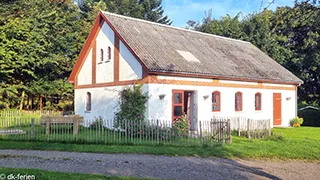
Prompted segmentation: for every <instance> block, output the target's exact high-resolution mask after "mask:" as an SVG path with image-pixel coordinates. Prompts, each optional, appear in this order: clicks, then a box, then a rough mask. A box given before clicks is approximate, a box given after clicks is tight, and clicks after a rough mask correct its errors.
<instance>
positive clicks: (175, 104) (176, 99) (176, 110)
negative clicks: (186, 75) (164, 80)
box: [172, 90, 184, 121]
mask: <svg viewBox="0 0 320 180" xmlns="http://www.w3.org/2000/svg"><path fill="white" fill-rule="evenodd" d="M183 111H184V91H182V90H173V91H172V121H173V120H174V119H176V118H180V117H181V116H182V115H183Z"/></svg>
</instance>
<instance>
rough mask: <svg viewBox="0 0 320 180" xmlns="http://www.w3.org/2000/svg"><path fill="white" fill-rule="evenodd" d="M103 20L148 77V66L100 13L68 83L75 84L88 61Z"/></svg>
mask: <svg viewBox="0 0 320 180" xmlns="http://www.w3.org/2000/svg"><path fill="white" fill-rule="evenodd" d="M102 19H103V20H104V21H105V22H106V23H107V24H108V25H109V26H110V28H111V29H112V30H113V31H114V33H115V35H116V36H117V37H118V38H119V39H120V40H121V41H122V42H123V44H124V45H125V46H126V47H127V48H128V50H129V51H130V52H131V53H132V54H133V56H134V57H135V58H136V59H137V60H138V62H139V63H140V64H141V66H142V67H143V72H145V73H144V76H147V74H148V72H149V70H148V68H147V67H146V65H145V64H144V63H143V62H142V61H141V60H140V58H139V57H138V56H137V54H136V53H135V52H134V51H133V50H132V49H131V48H130V47H129V45H128V43H127V42H126V41H125V40H124V38H123V37H122V36H121V35H120V34H119V33H118V31H117V30H116V29H115V27H114V26H113V25H112V24H111V22H110V21H109V20H108V19H107V18H106V17H105V16H104V15H103V13H102V12H99V14H98V16H97V18H96V20H95V22H94V25H93V27H92V29H91V31H90V34H89V36H88V38H87V40H86V42H85V44H84V47H83V48H82V50H81V53H80V55H79V57H78V60H77V62H76V64H75V66H74V68H73V70H72V72H71V74H70V77H69V79H68V81H69V82H70V83H73V82H74V81H75V77H76V76H77V74H78V73H79V71H80V69H81V67H82V65H83V63H84V61H85V59H86V56H87V54H88V52H89V50H90V46H91V44H92V42H93V41H94V40H95V38H96V37H97V35H98V33H99V31H100V28H101V27H102V25H103V21H102Z"/></svg>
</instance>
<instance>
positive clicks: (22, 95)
mask: <svg viewBox="0 0 320 180" xmlns="http://www.w3.org/2000/svg"><path fill="white" fill-rule="evenodd" d="M24 95H25V92H24V91H22V94H21V102H20V111H21V110H22V108H23V102H24Z"/></svg>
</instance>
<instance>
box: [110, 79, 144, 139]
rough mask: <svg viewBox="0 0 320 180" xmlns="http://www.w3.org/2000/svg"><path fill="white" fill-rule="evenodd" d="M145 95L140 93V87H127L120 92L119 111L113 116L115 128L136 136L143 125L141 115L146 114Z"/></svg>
mask: <svg viewBox="0 0 320 180" xmlns="http://www.w3.org/2000/svg"><path fill="white" fill-rule="evenodd" d="M148 98H149V97H148V96H147V94H146V93H143V92H142V85H134V86H133V87H132V88H130V87H127V88H125V89H124V90H122V91H121V92H120V100H119V101H120V111H119V112H117V113H116V115H115V122H116V123H115V127H116V128H121V129H124V130H126V131H127V132H128V133H130V134H134V135H137V134H138V133H139V131H141V130H140V127H141V125H143V124H144V116H143V114H144V113H145V112H146V109H147V108H146V102H147V100H148Z"/></svg>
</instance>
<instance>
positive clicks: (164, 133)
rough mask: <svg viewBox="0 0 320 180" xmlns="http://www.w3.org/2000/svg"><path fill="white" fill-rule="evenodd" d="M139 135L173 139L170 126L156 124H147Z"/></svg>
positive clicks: (156, 138) (155, 138)
mask: <svg viewBox="0 0 320 180" xmlns="http://www.w3.org/2000/svg"><path fill="white" fill-rule="evenodd" d="M141 135H142V136H143V137H145V138H150V139H154V140H171V139H175V137H176V136H173V132H172V129H171V128H168V127H161V126H157V125H147V126H146V128H145V130H144V131H142V133H141Z"/></svg>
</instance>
